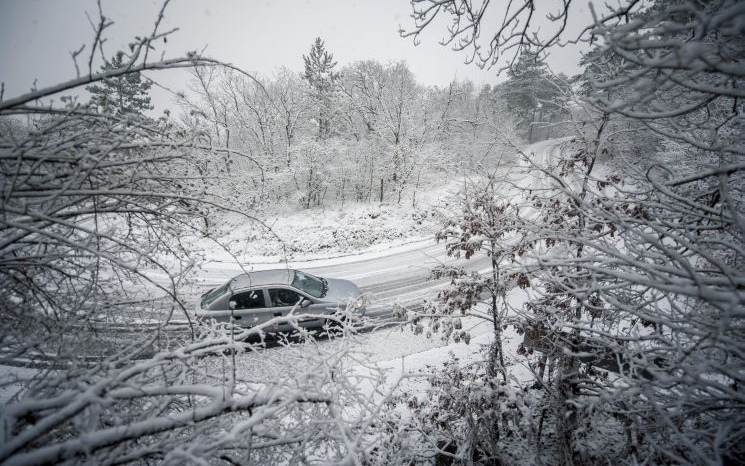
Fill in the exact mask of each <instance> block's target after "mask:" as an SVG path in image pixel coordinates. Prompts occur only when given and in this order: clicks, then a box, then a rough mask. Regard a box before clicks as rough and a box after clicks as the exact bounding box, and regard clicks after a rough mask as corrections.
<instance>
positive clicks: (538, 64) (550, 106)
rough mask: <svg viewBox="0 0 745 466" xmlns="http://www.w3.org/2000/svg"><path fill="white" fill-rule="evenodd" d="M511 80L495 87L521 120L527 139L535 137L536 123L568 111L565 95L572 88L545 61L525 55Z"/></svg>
mask: <svg viewBox="0 0 745 466" xmlns="http://www.w3.org/2000/svg"><path fill="white" fill-rule="evenodd" d="M507 76H508V80H507V81H505V82H504V83H503V84H502V85H500V86H498V87H497V88H495V90H496V92H498V93H499V96H500V97H501V98H502V100H504V102H505V105H506V106H507V109H508V110H509V111H510V112H511V113H512V114H513V115H515V116H516V117H517V118H518V121H519V124H520V126H521V128H522V129H523V130H524V131H525V136H526V139H527V140H528V141H529V142H532V141H533V140H534V139H536V138H535V134H533V133H534V131H533V126H534V123H536V122H541V121H548V120H550V119H552V118H553V116H554V115H558V114H560V113H563V112H564V111H565V109H564V105H563V100H564V99H563V98H562V95H563V94H564V93H565V91H566V90H567V87H568V85H567V84H566V80H565V79H561V76H555V75H553V74H551V72H550V71H549V70H548V67H547V66H546V63H544V62H543V61H542V60H540V59H539V58H538V57H536V55H535V54H533V53H530V52H523V53H522V54H520V56H519V57H518V60H517V62H516V63H515V64H514V66H512V67H511V68H510V69H509V70H508V71H507Z"/></svg>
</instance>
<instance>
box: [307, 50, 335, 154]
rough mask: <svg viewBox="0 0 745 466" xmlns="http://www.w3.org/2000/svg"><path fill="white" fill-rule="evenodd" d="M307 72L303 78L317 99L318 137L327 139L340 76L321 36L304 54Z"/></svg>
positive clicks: (329, 133)
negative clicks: (336, 85)
mask: <svg viewBox="0 0 745 466" xmlns="http://www.w3.org/2000/svg"><path fill="white" fill-rule="evenodd" d="M303 62H304V63H305V73H304V74H303V78H304V79H305V80H306V81H307V82H308V85H310V87H311V89H313V97H314V99H315V100H316V106H317V111H316V119H317V122H318V123H317V124H318V139H321V140H323V139H325V138H327V137H329V136H330V135H331V129H332V128H331V124H332V121H333V107H332V103H333V98H334V93H335V83H336V80H337V78H338V75H337V73H335V72H334V67H335V66H336V62H335V61H334V56H333V55H332V54H331V53H329V52H328V50H326V46H325V44H324V43H323V41H322V40H321V38H320V37H316V40H315V42H313V45H312V46H311V48H310V52H309V53H308V55H303Z"/></svg>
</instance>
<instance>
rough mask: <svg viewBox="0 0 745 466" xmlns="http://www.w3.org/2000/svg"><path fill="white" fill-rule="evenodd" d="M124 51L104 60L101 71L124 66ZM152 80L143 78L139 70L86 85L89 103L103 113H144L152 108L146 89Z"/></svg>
mask: <svg viewBox="0 0 745 466" xmlns="http://www.w3.org/2000/svg"><path fill="white" fill-rule="evenodd" d="M126 66H127V63H125V62H124V52H122V51H119V52H117V53H116V54H115V55H114V57H112V59H111V61H108V60H107V61H106V63H104V65H103V66H101V71H103V72H106V71H109V70H115V69H119V68H124V67H126ZM151 86H152V82H150V81H148V80H146V79H145V80H143V79H142V75H141V74H140V72H138V71H135V72H131V73H126V74H123V75H121V76H115V77H111V78H107V79H105V80H103V81H100V82H99V83H98V84H94V85H91V86H88V87H86V90H87V91H88V92H90V93H91V94H92V96H91V103H92V104H94V105H96V106H97V107H99V108H100V109H101V110H102V111H103V112H104V113H111V114H114V115H132V114H134V115H140V116H142V115H144V114H143V112H144V111H146V110H152V109H153V106H152V105H151V103H150V96H149V95H148V91H149V90H150V87H151Z"/></svg>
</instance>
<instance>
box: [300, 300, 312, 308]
mask: <svg viewBox="0 0 745 466" xmlns="http://www.w3.org/2000/svg"><path fill="white" fill-rule="evenodd" d="M311 304H313V301H311V300H310V299H308V298H304V299H303V300H302V301H300V307H301V308H303V309H305V308H306V307H308V306H310V305H311Z"/></svg>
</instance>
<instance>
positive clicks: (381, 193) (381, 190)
mask: <svg viewBox="0 0 745 466" xmlns="http://www.w3.org/2000/svg"><path fill="white" fill-rule="evenodd" d="M380 202H383V178H381V179H380Z"/></svg>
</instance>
